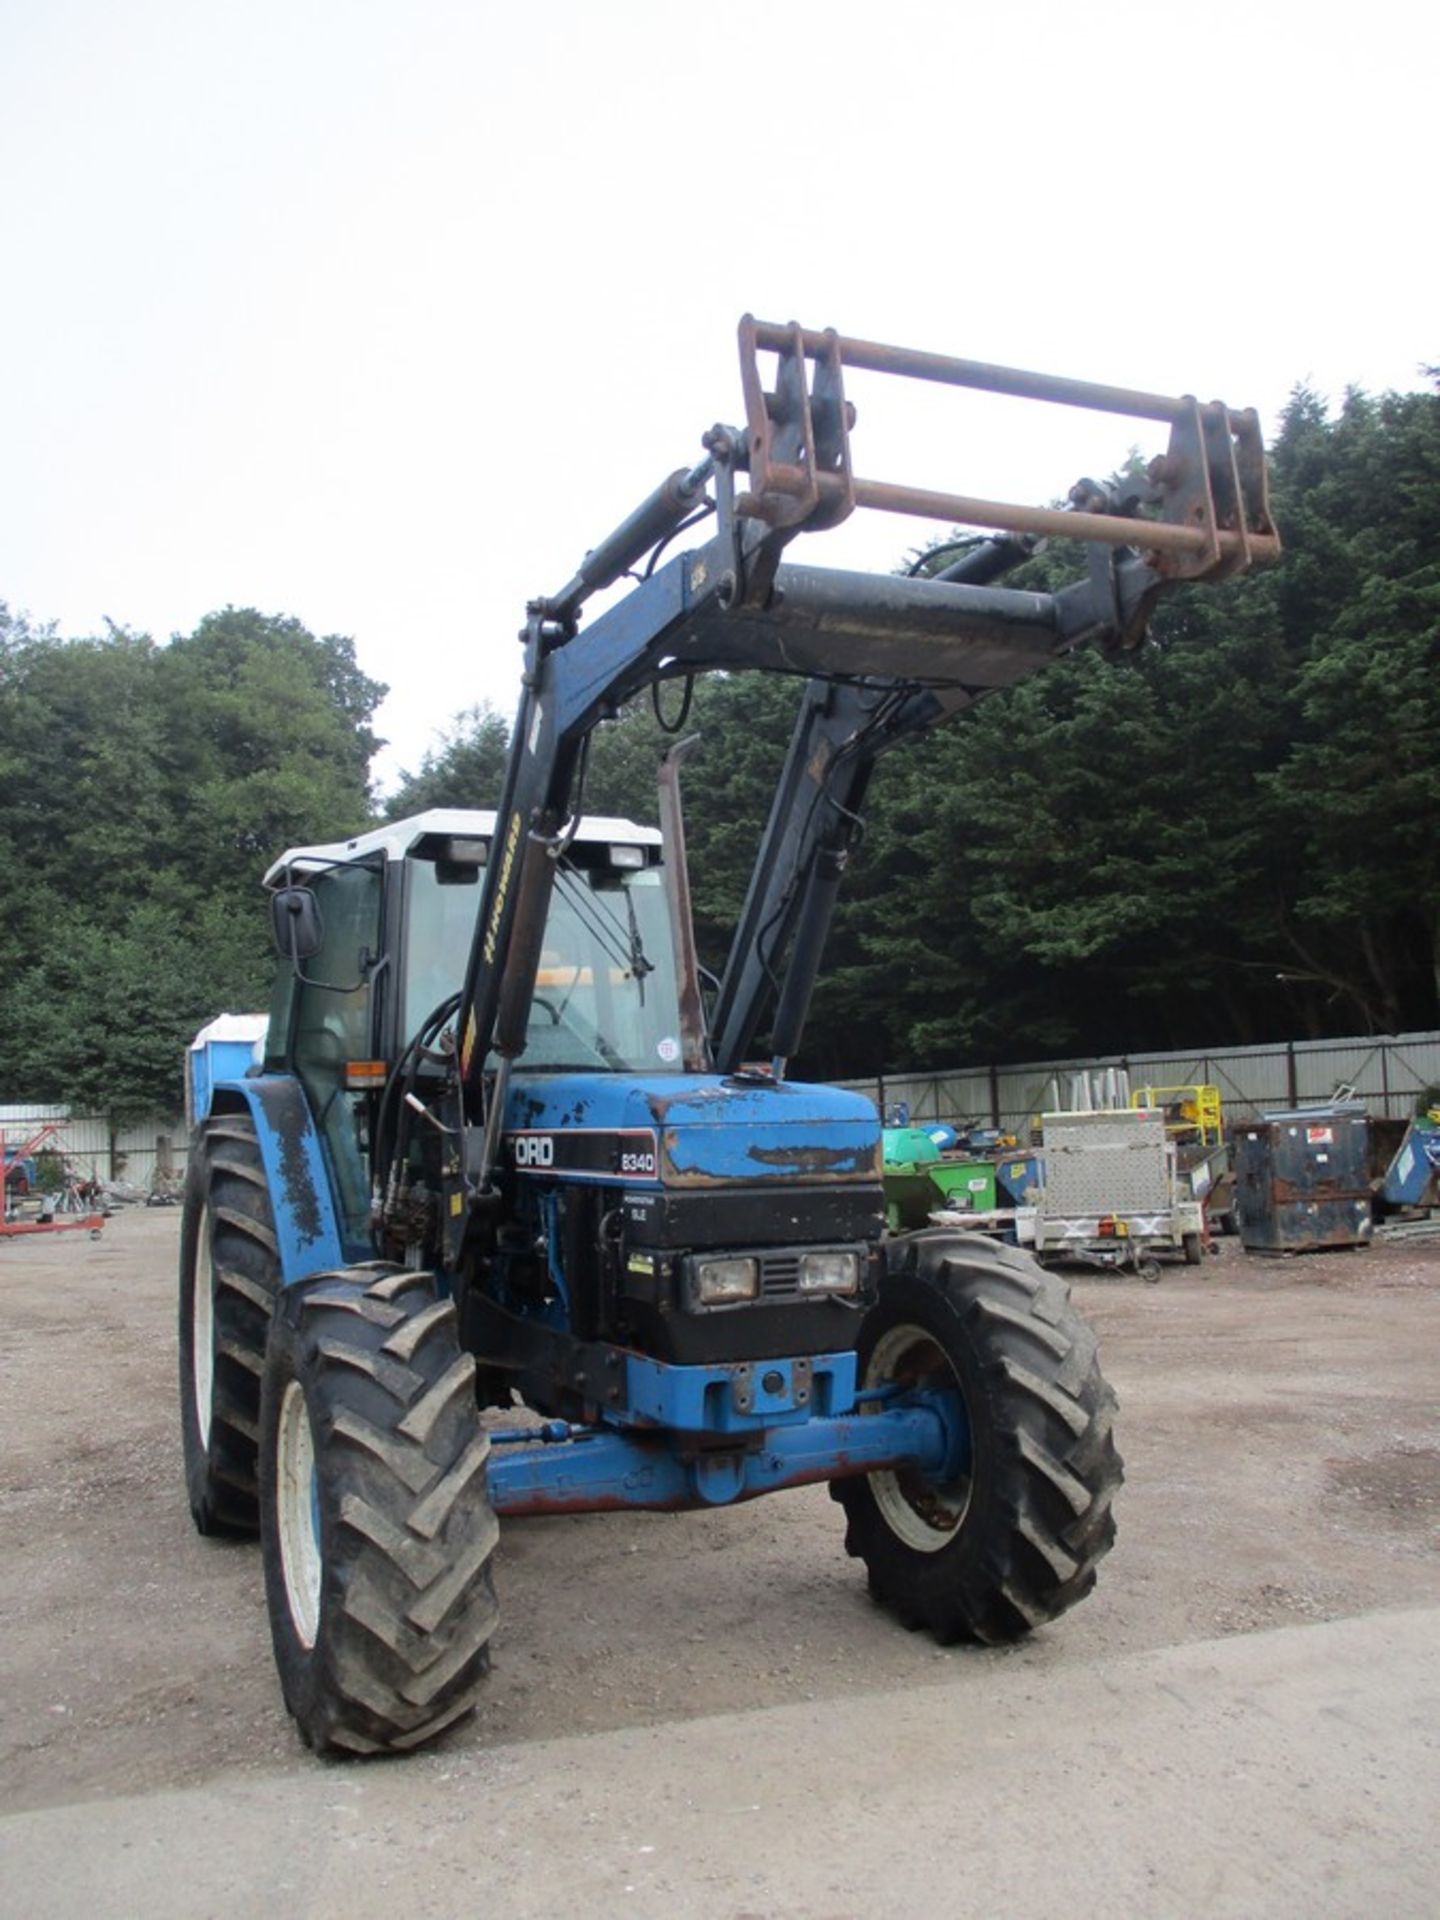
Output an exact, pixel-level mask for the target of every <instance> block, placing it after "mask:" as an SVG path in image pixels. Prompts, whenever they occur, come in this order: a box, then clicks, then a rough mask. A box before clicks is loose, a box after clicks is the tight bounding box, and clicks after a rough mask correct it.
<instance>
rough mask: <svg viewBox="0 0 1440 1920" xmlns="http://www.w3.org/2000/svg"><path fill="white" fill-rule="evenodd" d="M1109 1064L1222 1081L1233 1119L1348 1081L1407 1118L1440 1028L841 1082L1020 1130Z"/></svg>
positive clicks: (931, 1112)
mask: <svg viewBox="0 0 1440 1920" xmlns="http://www.w3.org/2000/svg"><path fill="white" fill-rule="evenodd" d="M1109 1068H1115V1069H1117V1070H1119V1071H1121V1072H1123V1073H1126V1074H1128V1076H1129V1084H1130V1086H1131V1088H1132V1089H1138V1088H1141V1087H1144V1086H1147V1085H1148V1086H1154V1087H1188V1086H1195V1085H1200V1086H1217V1087H1218V1088H1219V1089H1220V1097H1221V1100H1222V1101H1223V1103H1224V1107H1225V1113H1226V1117H1227V1119H1230V1120H1244V1119H1253V1118H1255V1117H1256V1116H1257V1115H1258V1114H1261V1113H1267V1112H1270V1111H1272V1110H1274V1109H1278V1108H1285V1107H1291V1106H1294V1105H1295V1104H1296V1103H1297V1102H1301V1103H1305V1104H1312V1105H1313V1104H1318V1103H1320V1102H1321V1101H1325V1100H1328V1099H1329V1098H1330V1097H1331V1096H1332V1095H1333V1094H1334V1092H1335V1090H1336V1088H1337V1087H1341V1086H1349V1087H1354V1089H1355V1092H1356V1095H1357V1097H1358V1098H1360V1099H1362V1100H1363V1101H1364V1102H1365V1105H1366V1107H1367V1108H1368V1109H1369V1111H1370V1114H1371V1115H1372V1117H1374V1118H1376V1119H1391V1120H1402V1119H1405V1118H1407V1117H1408V1116H1409V1115H1410V1114H1411V1113H1413V1112H1414V1110H1415V1105H1416V1101H1417V1099H1418V1098H1419V1097H1420V1096H1421V1095H1422V1094H1423V1092H1424V1091H1425V1089H1426V1088H1429V1087H1436V1086H1440V1033H1401V1034H1386V1035H1383V1036H1380V1037H1367V1038H1356V1039H1342V1040H1296V1041H1288V1042H1287V1041H1272V1042H1270V1043H1269V1044H1267V1045H1263V1046H1256V1047H1225V1048H1218V1049H1215V1050H1214V1051H1209V1052H1200V1053H1195V1052H1188V1053H1178V1052H1177V1053H1136V1054H1107V1055H1105V1056H1103V1057H1101V1058H1098V1059H1085V1058H1071V1059H1065V1060H1036V1061H1029V1062H1025V1063H1023V1064H1021V1065H1018V1066H1014V1065H1012V1066H995V1067H989V1066H985V1067H964V1068H955V1069H952V1070H949V1071H943V1072H939V1073H896V1074H886V1075H885V1076H884V1077H883V1079H879V1078H877V1079H863V1080H842V1081H840V1082H839V1084H840V1085H841V1086H845V1087H851V1088H854V1089H855V1090H856V1091H857V1092H862V1093H868V1094H869V1095H870V1097H871V1099H873V1100H875V1101H876V1102H877V1104H880V1103H883V1104H884V1105H886V1106H894V1105H897V1104H901V1103H903V1104H904V1105H905V1106H906V1107H908V1109H909V1113H910V1118H911V1120H912V1121H913V1122H914V1123H916V1124H917V1125H921V1126H923V1125H925V1124H926V1123H927V1122H930V1121H937V1122H944V1123H946V1124H947V1125H956V1124H960V1123H968V1124H970V1125H975V1126H987V1127H988V1126H1000V1127H1003V1128H1006V1129H1007V1130H1009V1131H1011V1132H1015V1133H1021V1134H1023V1133H1024V1132H1026V1131H1027V1130H1028V1129H1029V1127H1030V1124H1031V1122H1032V1120H1033V1119H1034V1117H1035V1116H1036V1115H1038V1114H1039V1113H1041V1112H1042V1111H1043V1110H1044V1109H1045V1108H1046V1107H1047V1106H1053V1105H1054V1100H1053V1098H1052V1095H1051V1091H1050V1083H1051V1081H1052V1080H1053V1081H1055V1082H1056V1083H1057V1088H1058V1093H1059V1097H1060V1102H1061V1104H1062V1105H1063V1104H1065V1103H1066V1102H1067V1101H1068V1099H1069V1095H1070V1083H1071V1080H1072V1078H1073V1076H1075V1075H1077V1074H1088V1075H1091V1076H1094V1075H1096V1074H1103V1073H1104V1072H1105V1071H1106V1070H1107V1069H1109Z"/></svg>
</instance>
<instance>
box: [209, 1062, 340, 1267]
mask: <svg viewBox="0 0 1440 1920" xmlns="http://www.w3.org/2000/svg"><path fill="white" fill-rule="evenodd" d="M214 1093H215V1095H216V1097H217V1098H219V1097H222V1096H223V1097H224V1098H225V1099H226V1100H228V1101H231V1102H232V1103H236V1102H243V1103H244V1105H245V1106H246V1107H247V1108H248V1109H249V1111H250V1117H251V1118H252V1120H253V1121H254V1122H255V1133H256V1138H257V1139H258V1141H259V1143H260V1157H261V1159H262V1161H263V1162H264V1166H265V1185H266V1189H267V1191H268V1193H269V1198H270V1211H271V1213H272V1215H273V1217H274V1222H275V1238H276V1241H277V1243H278V1247H279V1253H280V1284H281V1285H282V1286H285V1287H293V1286H294V1285H295V1283H296V1282H297V1281H298V1280H304V1279H307V1278H308V1277H309V1276H310V1275H311V1274H312V1273H324V1272H326V1271H327V1270H329V1269H330V1268H332V1267H343V1266H347V1265H349V1264H351V1262H353V1261H355V1260H369V1259H371V1258H373V1256H374V1249H373V1248H372V1247H370V1246H368V1245H366V1246H363V1247H356V1246H349V1247H347V1246H346V1244H345V1242H344V1240H343V1239H342V1237H341V1233H340V1223H339V1219H338V1216H337V1215H336V1212H335V1204H334V1200H333V1198H332V1195H331V1190H330V1170H329V1168H328V1166H327V1165H326V1163H325V1155H324V1152H323V1149H322V1148H321V1145H320V1136H319V1134H318V1133H317V1132H316V1130H315V1122H314V1120H313V1118H312V1117H311V1113H310V1107H309V1103H308V1102H307V1100H306V1098H305V1094H304V1090H303V1089H302V1088H301V1086H300V1085H299V1083H298V1082H297V1081H295V1080H292V1079H291V1078H290V1077H289V1076H288V1075H286V1074H277V1073H267V1074H262V1075H260V1076H259V1077H258V1078H254V1079H250V1078H247V1079H244V1080H232V1081H228V1082H217V1083H216V1085H215V1088H214Z"/></svg>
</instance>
